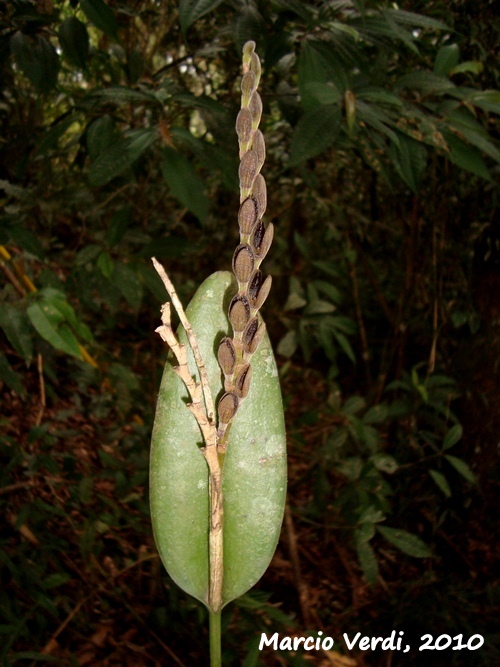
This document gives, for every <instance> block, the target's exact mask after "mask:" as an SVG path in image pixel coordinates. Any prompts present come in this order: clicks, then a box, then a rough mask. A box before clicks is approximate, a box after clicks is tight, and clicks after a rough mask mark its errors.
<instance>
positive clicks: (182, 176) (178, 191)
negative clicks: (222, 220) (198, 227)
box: [161, 147, 210, 222]
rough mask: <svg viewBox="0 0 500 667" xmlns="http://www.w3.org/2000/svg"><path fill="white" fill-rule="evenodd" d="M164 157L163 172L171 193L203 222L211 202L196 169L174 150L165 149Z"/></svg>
mask: <svg viewBox="0 0 500 667" xmlns="http://www.w3.org/2000/svg"><path fill="white" fill-rule="evenodd" d="M163 155H164V159H163V162H162V165H161V170H162V173H163V178H164V179H165V181H166V183H167V185H168V187H169V188H170V191H171V192H172V194H173V196H174V197H175V198H176V199H178V200H179V201H180V202H181V204H182V205H183V206H185V207H186V208H187V209H188V210H189V211H191V212H192V213H194V214H195V215H196V217H197V218H198V219H199V220H200V221H201V222H203V221H204V220H205V218H206V217H207V214H208V209H209V206H210V201H209V199H208V197H207V196H206V194H205V188H204V186H203V183H202V181H201V179H200V177H199V176H198V174H197V173H196V170H195V168H194V167H193V165H192V164H191V162H189V160H188V159H187V157H186V156H185V155H184V154H183V153H179V152H178V151H176V150H175V149H173V148H169V147H167V148H164V150H163Z"/></svg>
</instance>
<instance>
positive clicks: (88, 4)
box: [80, 0, 118, 39]
mask: <svg viewBox="0 0 500 667" xmlns="http://www.w3.org/2000/svg"><path fill="white" fill-rule="evenodd" d="M80 7H81V8H82V10H83V12H84V13H85V16H86V17H87V18H88V20H89V21H90V22H91V23H93V24H94V25H95V27H96V28H99V30H102V31H103V32H104V33H105V34H106V35H109V37H114V38H115V39H116V38H117V37H118V26H117V23H116V19H115V14H114V12H113V10H112V9H111V7H109V6H108V5H107V4H106V3H105V2H104V0H80Z"/></svg>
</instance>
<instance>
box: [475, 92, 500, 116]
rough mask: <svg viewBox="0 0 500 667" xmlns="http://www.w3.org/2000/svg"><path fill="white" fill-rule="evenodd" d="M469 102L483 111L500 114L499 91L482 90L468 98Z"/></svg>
mask: <svg viewBox="0 0 500 667" xmlns="http://www.w3.org/2000/svg"><path fill="white" fill-rule="evenodd" d="M467 99H468V101H469V102H472V104H473V105H474V106H476V107H479V108H480V109H483V111H492V112H493V113H497V114H500V91H499V90H481V91H478V92H474V93H472V95H469V96H468V97H467Z"/></svg>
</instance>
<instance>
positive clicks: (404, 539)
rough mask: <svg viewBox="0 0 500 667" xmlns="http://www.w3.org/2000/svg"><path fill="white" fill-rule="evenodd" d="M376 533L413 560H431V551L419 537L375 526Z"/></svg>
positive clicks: (399, 530) (404, 531) (403, 531)
mask: <svg viewBox="0 0 500 667" xmlns="http://www.w3.org/2000/svg"><path fill="white" fill-rule="evenodd" d="M377 530H378V532H379V533H380V534H381V535H383V536H384V537H385V539H386V540H387V541H388V542H390V543H391V544H393V545H394V546H395V547H397V548H398V549H399V550H400V551H402V552H403V553H405V554H408V555H409V556H413V557H414V558H431V557H432V551H431V550H430V549H429V547H428V546H427V544H425V542H423V541H422V540H421V539H420V538H419V537H417V536H416V535H413V533H409V532H408V531H406V530H401V529H399V528H388V527H386V526H377Z"/></svg>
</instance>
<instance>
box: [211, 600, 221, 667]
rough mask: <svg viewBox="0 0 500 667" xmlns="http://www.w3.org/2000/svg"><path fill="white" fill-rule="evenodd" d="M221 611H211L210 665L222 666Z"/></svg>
mask: <svg viewBox="0 0 500 667" xmlns="http://www.w3.org/2000/svg"><path fill="white" fill-rule="evenodd" d="M220 615H221V610H220V609H219V611H210V612H209V632H210V667H222V657H221V640H220Z"/></svg>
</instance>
